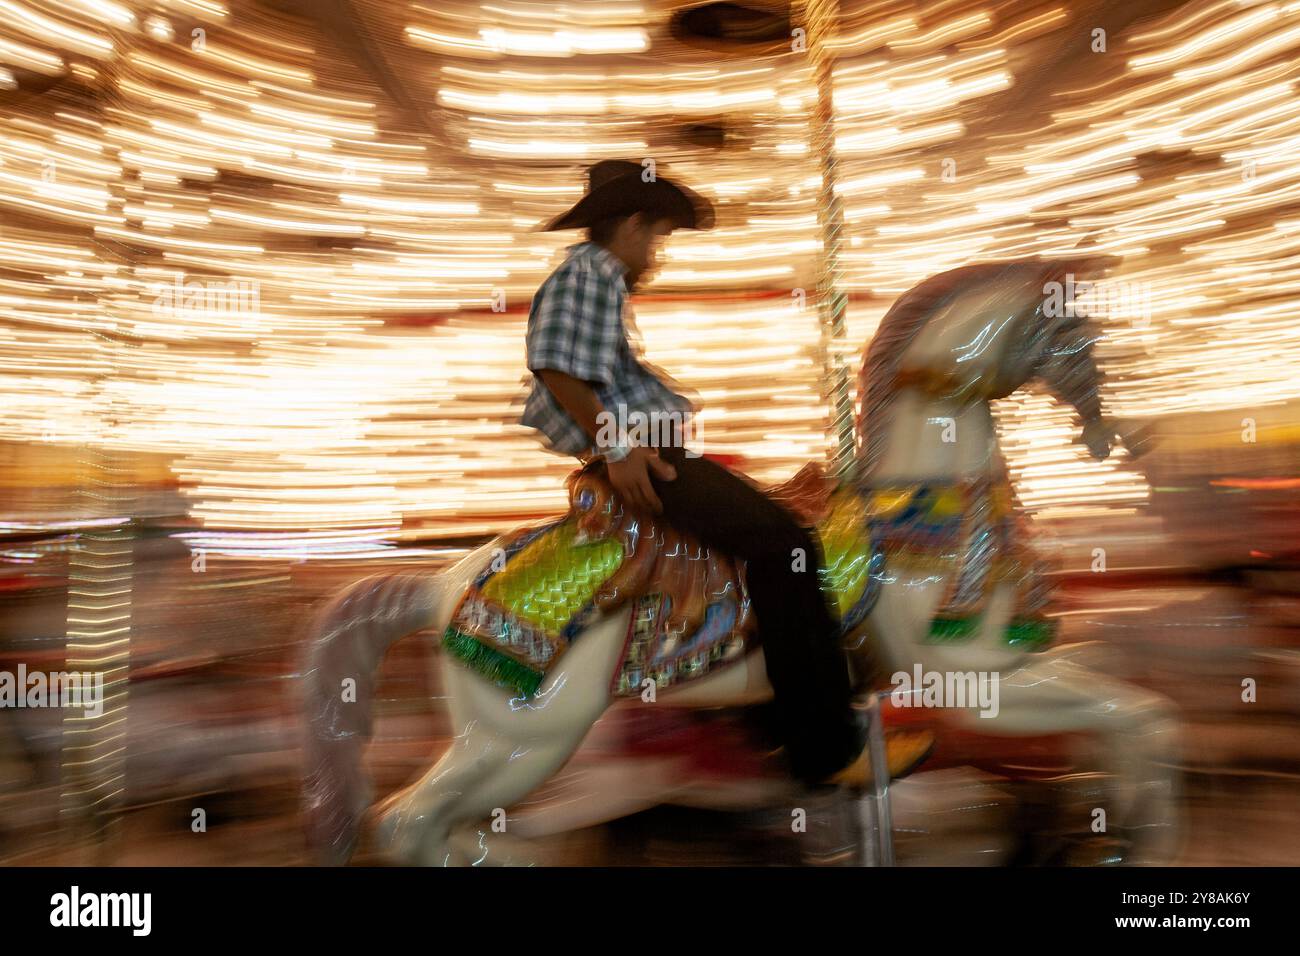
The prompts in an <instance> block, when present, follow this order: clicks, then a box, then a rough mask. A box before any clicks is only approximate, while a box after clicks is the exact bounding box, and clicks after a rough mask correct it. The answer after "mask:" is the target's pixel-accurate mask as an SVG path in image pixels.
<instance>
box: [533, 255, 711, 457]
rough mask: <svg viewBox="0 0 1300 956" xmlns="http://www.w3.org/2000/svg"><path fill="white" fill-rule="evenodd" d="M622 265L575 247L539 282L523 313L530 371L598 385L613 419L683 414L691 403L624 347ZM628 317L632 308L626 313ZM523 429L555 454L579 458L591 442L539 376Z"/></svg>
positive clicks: (612, 257) (636, 353)
mask: <svg viewBox="0 0 1300 956" xmlns="http://www.w3.org/2000/svg"><path fill="white" fill-rule="evenodd" d="M626 271H627V270H626V267H625V266H624V265H623V263H622V262H621V261H620V260H619V258H618V257H617V256H615V255H614V254H613V253H612V252H610V251H608V250H607V249H605V248H603V247H602V246H599V245H597V244H596V243H592V242H583V243H579V244H578V245H576V246H573V247H572V248H571V249H570V251H569V257H568V258H567V259H565V261H564V263H563V264H562V265H561V266H560V267H559V268H558V269H556V270H555V271H554V272H552V273H551V275H550V276H549V277H548V278H547V280H546V281H545V282H543V283H542V286H541V288H540V289H538V290H537V294H536V295H535V296H533V307H532V309H531V310H530V311H529V313H528V368H529V370H531V371H533V372H536V371H537V370H538V369H553V370H555V371H557V372H564V373H565V374H566V375H571V376H573V377H574V378H576V379H581V380H582V381H585V382H590V383H592V384H593V386H594V387H595V391H596V397H597V398H598V399H599V400H600V403H601V406H602V407H603V408H604V409H605V410H606V411H607V412H609V413H610V414H611V415H614V416H618V415H619V414H620V409H621V410H622V412H623V414H625V415H626V414H630V413H631V412H633V411H639V412H644V413H646V414H647V415H648V414H650V413H651V412H656V411H658V412H675V413H679V414H682V415H683V416H685V415H688V414H689V413H690V412H691V411H692V406H691V403H690V401H689V400H687V399H686V398H684V397H683V396H681V395H679V394H677V393H676V392H674V391H673V390H672V389H671V388H669V387H668V385H667V384H666V383H665V382H664V381H663V380H662V379H660V378H659V377H658V376H657V375H656V374H655V373H654V372H652V371H651V370H650V369H649V368H647V367H646V365H645V364H643V363H642V362H641V361H640V360H639V349H638V350H636V351H634V350H633V348H632V346H631V345H630V344H629V342H628V335H627V327H626V325H625V324H624V319H623V314H624V309H625V308H628V305H627V286H626V285H625V284H624V282H623V274H624V273H625V272H626ZM629 311H630V309H629ZM633 327H634V328H635V326H633ZM519 421H520V424H523V425H527V426H528V427H530V428H535V429H537V430H538V431H539V432H541V433H542V435H543V436H544V437H545V438H546V440H547V444H548V445H549V446H550V447H551V448H552V449H553V450H555V451H558V452H564V453H566V454H570V455H577V456H579V457H583V456H586V455H589V454H592V453H593V452H594V451H595V449H594V448H593V444H592V440H591V438H590V437H588V435H587V433H586V432H585V431H583V429H582V426H581V425H579V424H578V423H577V422H576V421H574V419H573V417H572V416H571V415H569V413H568V412H566V411H565V410H564V408H563V407H562V406H561V405H560V403H559V402H557V401H556V400H555V396H554V395H552V394H551V390H550V389H549V388H547V387H546V384H545V383H544V382H543V381H542V379H541V376H539V375H534V376H533V384H532V390H531V391H530V392H529V394H528V401H527V402H526V403H525V404H524V413H523V415H522V416H521V417H520V419H519Z"/></svg>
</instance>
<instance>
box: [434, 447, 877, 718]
mask: <svg viewBox="0 0 1300 956" xmlns="http://www.w3.org/2000/svg"><path fill="white" fill-rule="evenodd" d="M568 490H569V510H568V513H567V514H566V515H565V516H564V517H563V518H561V519H560V520H559V521H556V522H552V523H550V524H547V525H543V526H541V527H537V528H532V529H527V530H524V531H522V532H519V533H517V534H515V535H512V536H511V537H510V538H509V539H507V541H506V542H505V543H504V545H503V546H502V548H501V551H500V552H499V553H498V554H497V555H496V556H495V557H494V560H493V562H492V563H491V564H490V565H489V567H488V568H487V569H486V570H485V571H484V572H483V573H482V574H480V575H479V577H478V578H477V579H476V580H475V582H474V584H473V586H472V587H471V588H470V589H469V590H468V591H467V593H466V594H465V597H464V598H463V599H462V601H461V604H460V606H459V608H458V609H457V611H456V613H455V614H454V615H453V617H452V621H451V624H450V625H449V626H448V628H447V631H446V632H445V633H444V635H443V647H444V649H446V650H447V651H448V652H450V653H451V654H453V655H454V656H456V657H458V658H460V659H461V660H462V661H464V662H465V663H467V664H469V665H470V666H471V667H473V668H474V669H476V670H478V671H479V672H480V673H482V674H483V675H484V676H486V677H489V678H490V679H492V680H494V681H497V682H498V683H501V684H503V685H505V686H508V687H511V688H513V689H514V690H516V691H517V692H519V693H520V694H522V695H523V696H525V697H530V696H532V695H533V694H535V693H536V692H537V689H538V688H539V687H540V686H541V683H542V680H543V678H544V677H545V675H546V673H547V672H548V671H549V669H550V668H551V666H553V664H554V663H555V661H556V660H558V659H559V657H560V656H561V655H562V654H563V652H564V651H565V649H566V648H567V647H568V646H569V644H570V643H571V642H572V641H573V640H574V639H575V638H576V637H577V636H578V634H579V633H581V631H582V630H583V629H584V628H585V627H587V626H588V625H589V624H591V623H592V622H594V621H595V620H596V619H597V618H598V617H599V616H600V615H601V614H604V613H608V612H611V611H615V610H617V609H619V608H622V607H626V606H628V605H631V607H632V614H631V616H630V620H629V624H628V633H627V635H626V638H625V641H624V649H623V654H622V658H621V660H620V664H619V667H618V668H617V669H616V671H615V674H614V678H613V682H612V685H611V688H610V690H611V693H612V694H613V695H615V696H632V695H635V694H639V693H641V691H642V690H643V689H644V686H645V683H644V682H645V681H646V680H647V679H648V680H652V681H653V682H654V683H655V684H656V686H657V687H658V688H659V689H664V688H666V687H669V686H671V685H674V684H677V683H680V682H681V681H684V680H689V679H692V678H695V677H700V676H703V675H704V674H706V673H711V672H713V671H716V670H717V669H718V668H719V667H721V666H725V665H727V664H729V663H732V662H734V661H736V660H739V659H740V658H741V657H743V656H744V654H745V652H746V651H747V650H749V649H751V648H752V647H754V646H756V622H755V619H754V614H753V610H752V608H751V607H750V601H749V594H748V590H747V586H746V583H745V573H744V563H743V562H738V561H735V560H733V559H732V558H731V557H730V556H729V555H726V554H723V553H721V552H719V551H716V550H713V549H710V548H706V547H705V546H704V545H703V544H701V543H700V542H699V541H698V540H697V539H696V538H694V537H693V536H692V535H690V534H688V533H685V532H683V531H680V530H679V529H677V528H674V527H672V526H671V525H669V524H668V523H667V522H665V521H663V520H661V519H656V518H646V517H645V516H642V515H636V514H633V513H632V512H630V511H628V510H627V509H626V508H625V507H624V506H623V504H622V502H621V501H620V500H619V499H618V496H617V494H616V493H615V492H614V489H613V487H612V486H611V485H610V484H609V482H608V480H607V479H606V478H605V475H604V472H603V470H602V469H599V468H586V469H582V470H580V471H577V472H575V473H573V474H572V475H570V476H569V479H568ZM766 493H767V494H768V495H769V496H770V497H772V498H773V499H775V500H776V501H778V502H779V503H781V504H782V505H784V506H785V507H786V508H787V509H788V510H789V511H790V512H791V513H792V514H793V515H794V516H795V518H796V519H797V520H798V521H800V523H802V524H804V525H805V526H807V527H811V528H813V529H815V531H816V534H817V537H818V539H819V543H820V545H821V550H822V564H821V585H822V591H823V593H824V594H825V595H826V596H827V599H828V601H829V602H830V604H831V605H832V610H833V611H835V612H837V614H838V617H839V619H840V622H841V629H842V630H844V631H845V632H846V633H847V632H848V631H852V630H854V629H856V628H857V627H858V626H859V625H860V624H861V623H862V621H863V620H864V619H865V618H866V615H867V613H868V612H869V611H870V605H871V603H872V602H873V600H874V597H875V588H874V587H873V586H872V578H871V575H870V571H871V569H872V567H873V560H872V559H873V554H872V547H871V540H870V534H869V532H868V529H867V521H866V518H867V515H866V509H865V501H864V499H863V498H862V497H861V496H859V495H857V494H855V493H852V492H851V491H850V490H849V489H847V488H844V487H837V485H836V483H835V482H834V481H832V480H831V479H830V478H828V477H827V475H826V473H825V471H824V470H823V469H822V467H821V466H820V465H818V464H816V463H810V464H808V465H805V466H804V468H803V469H801V470H800V471H799V472H798V474H796V475H795V476H794V477H793V478H791V479H790V480H789V481H786V482H784V483H783V484H780V485H777V486H774V487H770V488H768V489H766Z"/></svg>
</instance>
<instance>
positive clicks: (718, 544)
mask: <svg viewBox="0 0 1300 956" xmlns="http://www.w3.org/2000/svg"><path fill="white" fill-rule="evenodd" d="M660 453H661V455H662V457H663V458H664V459H665V460H666V461H668V462H669V463H671V464H672V465H673V466H674V467H675V468H676V470H677V477H676V479H674V480H673V481H660V480H659V479H652V480H653V483H654V487H655V491H656V492H657V493H658V495H659V499H660V501H662V502H663V506H664V516H665V517H666V518H668V520H670V521H672V522H673V523H674V524H676V525H677V526H678V527H681V528H682V529H683V530H686V531H689V532H690V533H692V534H694V535H696V536H697V537H699V539H700V540H701V541H702V542H703V543H704V544H705V545H706V546H708V547H710V548H718V549H719V550H721V551H725V552H726V553H727V554H730V555H732V556H734V557H737V558H741V559H744V561H745V563H746V580H747V582H748V585H749V596H750V601H751V602H752V603H753V606H754V612H755V614H756V615H757V617H758V628H759V634H760V638H761V640H762V644H763V655H764V658H765V660H766V663H767V676H768V680H769V681H770V682H771V684H772V690H773V692H774V697H775V700H774V711H775V714H776V718H777V722H778V724H779V731H780V734H781V739H782V743H783V744H784V745H785V748H786V753H787V755H788V756H789V760H790V766H791V769H792V771H793V772H794V774H795V776H797V777H799V778H800V779H803V780H806V781H809V782H814V781H818V780H822V779H824V778H825V777H828V776H830V775H831V774H833V773H835V772H836V771H837V770H839V769H841V768H842V767H844V766H845V765H846V764H848V763H850V762H852V760H853V759H854V758H855V757H857V755H858V754H859V753H860V752H861V750H862V745H863V738H862V733H861V730H860V728H859V725H858V723H857V721H856V720H855V718H854V714H853V710H852V708H851V707H850V698H851V695H852V688H851V685H850V681H849V671H848V662H847V660H846V659H845V656H844V651H843V648H842V647H841V645H840V637H839V627H838V626H837V625H836V623H835V620H834V618H832V616H831V614H830V611H829V610H828V609H827V607H826V601H825V599H824V598H823V597H822V593H821V586H820V583H819V581H818V567H819V566H820V561H821V556H820V554H819V552H818V550H817V543H816V541H815V539H814V538H813V536H812V535H811V534H810V533H809V532H808V531H806V530H804V529H803V528H801V527H800V526H799V524H798V523H797V522H796V521H795V519H794V517H793V516H791V515H790V513H789V512H787V511H786V510H785V509H784V508H782V507H781V506H780V505H778V504H776V502H774V501H772V500H771V499H770V498H768V497H767V496H766V495H764V494H763V493H762V492H761V491H759V490H758V489H756V488H754V487H753V486H752V485H750V484H749V483H748V482H746V481H745V480H744V479H742V478H740V477H739V476H737V475H735V474H733V473H731V472H729V471H727V470H726V469H725V468H722V467H721V466H719V465H717V464H714V463H713V462H711V461H708V460H706V459H703V458H686V457H685V456H684V455H683V454H682V452H681V450H680V449H672V448H665V449H661V451H660Z"/></svg>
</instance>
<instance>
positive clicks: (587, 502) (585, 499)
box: [578, 488, 596, 511]
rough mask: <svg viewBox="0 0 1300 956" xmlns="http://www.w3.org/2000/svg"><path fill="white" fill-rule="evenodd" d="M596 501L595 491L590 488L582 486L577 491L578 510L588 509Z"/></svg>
mask: <svg viewBox="0 0 1300 956" xmlns="http://www.w3.org/2000/svg"><path fill="white" fill-rule="evenodd" d="M595 503H596V493H595V492H594V491H592V490H591V489H590V488H583V489H582V490H581V491H579V492H578V510H579V511H590V510H591V506H592V505H594V504H595Z"/></svg>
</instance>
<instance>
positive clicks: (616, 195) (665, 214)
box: [542, 159, 713, 232]
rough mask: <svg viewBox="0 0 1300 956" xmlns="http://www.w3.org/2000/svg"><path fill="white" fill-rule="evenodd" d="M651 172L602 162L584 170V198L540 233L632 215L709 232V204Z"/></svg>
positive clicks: (626, 163) (617, 162)
mask: <svg viewBox="0 0 1300 956" xmlns="http://www.w3.org/2000/svg"><path fill="white" fill-rule="evenodd" d="M650 169H651V168H650V167H644V166H642V165H641V164H640V163H633V162H629V161H627V160H624V159H604V160H601V161H600V162H598V163H596V164H595V165H593V166H592V167H591V168H589V169H588V170H587V194H586V195H585V196H583V197H582V198H581V199H579V200H578V202H577V203H576V204H575V205H574V206H573V208H572V209H570V210H569V211H568V212H566V213H563V214H562V215H560V216H557V217H555V218H554V219H552V220H551V221H550V222H548V223H547V224H546V225H545V226H543V227H542V231H543V232H552V231H554V230H556V229H581V228H583V227H585V226H590V225H592V224H593V223H597V222H600V221H601V220H604V219H612V218H613V217H615V216H630V215H631V214H632V213H635V212H643V213H647V214H648V215H651V216H654V217H655V218H660V219H671V220H672V222H673V227H674V228H676V229H709V228H712V226H713V205H712V203H710V202H709V201H708V200H707V199H705V198H704V197H703V196H701V195H700V194H699V193H697V192H695V191H694V190H691V189H687V188H686V187H685V186H681V185H678V184H677V183H675V182H673V181H672V180H670V179H665V178H664V177H662V176H658V175H655V174H654V173H653V172H651V171H650ZM647 178H648V181H647Z"/></svg>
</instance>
